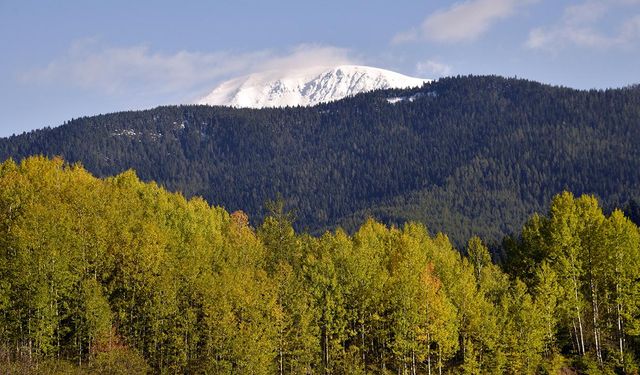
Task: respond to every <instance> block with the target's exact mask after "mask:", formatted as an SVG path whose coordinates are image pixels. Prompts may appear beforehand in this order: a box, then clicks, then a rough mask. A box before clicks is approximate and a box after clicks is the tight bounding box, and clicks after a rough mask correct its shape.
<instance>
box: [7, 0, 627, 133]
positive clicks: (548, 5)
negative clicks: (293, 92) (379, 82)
mask: <svg viewBox="0 0 640 375" xmlns="http://www.w3.org/2000/svg"><path fill="white" fill-rule="evenodd" d="M338 64H362V65H369V66H375V67H379V68H384V69H389V70H393V71H397V72H400V73H403V74H406V75H410V76H416V77H421V78H434V79H437V78H440V77H444V76H452V75H467V74H496V75H501V76H507V77H520V78H526V79H531V80H536V81H539V82H543V83H548V84H554V85H562V86H568V87H573V88H577V89H592V88H596V89H606V88H612V87H623V86H628V85H631V84H636V83H640V0H575V1H562V0H462V1H444V0H442V1H426V0H423V1H417V0H395V1H389V0H366V1H365V0H341V1H333V0H326V1H301V0H270V1H269V0H253V1H250V0H209V1H205V0H189V1H165V0H155V1H145V0H136V1H132V0H126V1H122V0H110V1H98V0H73V1H72V0H57V1H45V0H41V1H35V0H0V116H2V119H1V120H0V137H4V136H10V135H12V134H19V133H22V132H24V131H29V130H33V129H38V128H43V127H46V126H51V127H53V126H58V125H61V124H63V123H64V122H65V121H68V120H71V119H73V118H78V117H82V116H91V115H96V114H100V113H110V112H116V111H122V110H132V109H145V108H153V107H156V106H158V105H166V104H180V103H193V102H195V101H196V100H197V99H199V98H200V97H202V96H204V95H206V94H207V93H208V92H209V91H211V90H212V89H213V88H214V87H215V86H216V85H217V84H219V83H221V82H223V81H225V80H227V79H230V78H233V77H238V76H242V75H246V74H249V73H252V72H258V71H261V70H267V69H283V70H287V69H293V68H300V67H305V66H309V65H338Z"/></svg>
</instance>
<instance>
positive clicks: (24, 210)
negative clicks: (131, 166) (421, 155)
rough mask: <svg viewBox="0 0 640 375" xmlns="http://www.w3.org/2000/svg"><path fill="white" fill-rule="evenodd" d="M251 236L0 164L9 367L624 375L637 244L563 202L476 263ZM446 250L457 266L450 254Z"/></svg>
mask: <svg viewBox="0 0 640 375" xmlns="http://www.w3.org/2000/svg"><path fill="white" fill-rule="evenodd" d="M268 208H269V212H270V213H269V214H268V215H267V216H266V218H265V219H264V220H263V222H262V223H261V224H260V225H259V226H257V227H253V226H251V225H250V224H249V220H248V217H247V215H246V214H244V213H242V212H234V213H232V214H229V213H228V212H227V211H225V210H224V209H222V208H218V207H211V206H210V205H209V204H208V203H206V201H204V200H203V199H201V198H193V199H191V200H187V199H185V198H184V197H183V196H182V195H180V194H176V193H169V192H167V191H166V190H164V189H163V188H161V187H159V186H158V185H156V184H154V183H144V182H142V181H140V179H139V178H138V177H137V176H136V175H135V173H134V172H132V171H128V172H125V173H123V174H120V175H117V176H115V177H110V178H106V179H98V178H95V177H93V176H92V175H91V174H90V173H88V172H87V171H86V170H85V169H84V168H82V167H80V166H78V165H69V164H65V163H64V162H63V161H62V160H61V159H47V158H43V157H32V158H27V159H25V160H23V161H22V162H20V163H15V162H13V161H11V160H9V161H6V162H4V163H3V164H1V165H0V367H1V368H4V369H6V370H7V371H8V372H9V373H55V372H60V373H77V374H84V373H98V374H100V373H104V374H114V373H115V374H118V373H121V374H142V373H146V372H152V373H160V374H173V373H209V374H249V373H251V374H285V373H286V374H293V373H297V374H364V373H374V374H386V373H389V374H435V373H456V374H457V373H463V374H486V373H500V374H502V373H510V374H530V373H547V374H558V373H559V371H569V369H573V370H576V371H579V372H580V373H585V374H614V373H618V374H622V373H627V374H637V373H638V359H639V358H640V232H639V229H638V227H637V226H636V225H635V224H634V223H633V222H631V221H630V220H629V219H627V218H626V217H625V216H624V214H623V213H622V212H621V211H619V210H616V211H614V212H613V213H611V214H610V215H605V214H603V211H602V209H601V207H600V206H599V204H598V201H597V199H596V198H595V197H593V196H590V195H583V196H580V197H574V196H573V195H572V194H571V193H568V192H565V193H562V194H559V195H557V196H555V197H554V198H553V200H552V201H551V204H550V209H549V210H548V212H547V213H546V214H544V215H534V216H532V217H531V218H530V219H529V220H528V221H527V223H526V224H525V225H524V226H523V227H522V230H521V232H520V234H519V235H517V236H513V237H512V238H510V239H508V240H507V241H505V246H506V254H507V255H506V261H505V263H504V264H503V265H501V266H499V265H496V264H494V263H493V262H492V261H491V257H490V254H489V251H488V249H487V248H486V246H485V245H484V244H483V243H482V241H481V240H480V239H479V238H477V237H473V238H471V239H470V240H469V242H468V243H467V245H466V247H465V248H464V251H463V252H462V253H461V252H460V251H457V250H456V249H455V248H454V246H453V245H452V243H451V241H450V240H449V239H448V237H447V236H446V235H445V234H442V233H438V234H435V235H434V234H432V233H430V232H429V231H428V230H427V228H426V227H425V226H424V225H423V224H419V223H411V222H410V223H406V224H404V225H403V226H402V227H395V226H391V227H389V226H386V225H384V224H381V223H378V222H376V221H374V220H368V221H366V222H365V223H364V224H363V225H362V226H360V227H359V229H357V230H356V231H355V232H354V233H353V234H352V235H349V234H347V233H346V232H344V231H342V230H336V231H332V232H325V233H324V234H322V235H319V236H311V235H308V234H297V233H296V232H295V231H294V229H293V227H292V223H291V221H292V216H291V215H290V214H289V213H287V211H286V210H285V209H284V207H283V204H282V202H272V203H271V204H269V207H268ZM463 254H464V255H463Z"/></svg>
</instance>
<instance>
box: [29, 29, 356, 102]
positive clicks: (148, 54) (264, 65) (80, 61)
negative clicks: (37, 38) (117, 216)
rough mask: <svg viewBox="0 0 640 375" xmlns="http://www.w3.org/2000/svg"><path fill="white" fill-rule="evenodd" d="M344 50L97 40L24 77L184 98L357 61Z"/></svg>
mask: <svg viewBox="0 0 640 375" xmlns="http://www.w3.org/2000/svg"><path fill="white" fill-rule="evenodd" d="M355 62H356V59H354V58H352V57H351V53H350V52H349V51H348V50H346V49H342V48H337V47H332V46H322V45H300V46H297V47H295V48H293V49H291V50H289V51H286V52H274V51H270V50H264V51H253V52H244V53H233V52H226V51H218V52H194V51H178V52H173V53H164V52H158V51H153V50H152V49H151V48H149V47H148V46H144V45H136V46H127V47H112V46H105V45H103V44H102V43H100V42H99V41H97V40H94V39H85V40H81V41H77V42H76V43H74V44H73V45H72V46H71V47H70V49H69V50H68V51H67V53H66V54H65V55H64V56H62V57H59V58H56V59H55V60H53V61H51V62H50V63H49V64H48V65H47V66H44V67H41V68H36V69H32V70H29V71H26V72H24V73H23V74H22V76H21V79H22V80H23V82H26V83H33V84H55V85H67V86H75V87H80V88H83V89H88V90H94V91H99V92H102V93H106V94H112V95H116V94H126V95H131V96H133V95H161V94H176V93H178V94H181V95H183V96H184V97H185V98H186V97H188V96H189V95H194V94H195V92H196V91H198V90H202V89H203V88H205V87H206V88H207V89H210V88H211V85H212V84H214V83H217V82H219V81H221V80H223V79H227V78H229V77H232V76H237V75H242V74H248V73H249V72H253V71H259V70H268V69H293V68H299V67H305V66H309V65H335V64H349V63H355Z"/></svg>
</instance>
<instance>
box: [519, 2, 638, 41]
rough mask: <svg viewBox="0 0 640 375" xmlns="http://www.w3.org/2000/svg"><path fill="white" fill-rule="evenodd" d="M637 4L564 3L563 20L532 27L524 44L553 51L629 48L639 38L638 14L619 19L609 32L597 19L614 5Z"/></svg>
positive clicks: (629, 4)
mask: <svg viewBox="0 0 640 375" xmlns="http://www.w3.org/2000/svg"><path fill="white" fill-rule="evenodd" d="M636 4H640V1H639V0H587V1H584V2H582V3H580V4H577V5H571V6H567V7H566V8H565V10H564V13H563V16H562V19H561V20H560V21H559V22H558V23H556V24H555V25H551V26H547V27H537V28H534V29H532V30H531V31H530V32H529V38H528V39H527V42H526V46H527V47H529V48H531V49H541V50H548V51H552V52H556V51H560V50H561V49H562V48H565V47H567V46H577V47H582V48H594V49H607V48H628V47H632V46H633V45H634V44H635V42H636V41H637V40H638V39H639V38H640V15H636V16H632V17H631V18H629V19H627V20H624V21H621V22H618V23H617V24H618V25H619V26H618V27H617V29H615V30H611V31H610V32H608V33H607V32H604V31H602V30H601V27H600V25H599V22H600V21H601V20H602V19H603V18H604V17H605V16H606V15H607V13H610V12H611V11H612V10H613V9H614V8H620V7H625V6H631V5H636ZM618 11H620V9H618Z"/></svg>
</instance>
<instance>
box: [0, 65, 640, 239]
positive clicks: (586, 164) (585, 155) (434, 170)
mask: <svg viewBox="0 0 640 375" xmlns="http://www.w3.org/2000/svg"><path fill="white" fill-rule="evenodd" d="M638 118H640V89H638V88H637V87H636V88H628V89H616V90H606V91H578V90H572V89H567V88H559V87H552V86H546V85H542V84H539V83H535V82H530V81H525V80H517V79H504V78H500V77H460V78H448V79H441V80H439V81H437V82H433V83H430V84H427V85H425V86H424V87H422V88H419V89H410V90H381V91H374V92H370V93H366V94H359V95H356V96H354V97H351V98H347V99H343V100H340V101H336V102H331V103H328V104H322V105H318V106H315V107H300V108H287V109H285V108H265V109H260V110H257V109H235V108H228V107H209V106H174V107H160V108H156V109H152V110H148V111H138V112H122V113H114V114H109V115H101V116H95V117H86V118H81V119H76V120H73V121H70V122H69V123H67V124H66V125H64V126H61V127H58V128H54V129H45V130H40V131H34V132H31V133H27V134H23V135H20V136H15V137H11V138H6V139H2V140H0V158H2V159H4V158H7V157H13V158H17V159H20V158H22V157H24V156H27V155H32V154H40V153H42V154H45V155H49V156H53V155H62V156H63V157H64V158H66V159H67V160H69V161H72V162H73V161H81V162H82V163H83V164H84V165H85V167H86V168H87V169H89V170H90V171H92V172H93V173H95V174H97V175H99V176H107V175H112V174H115V173H118V172H121V171H123V170H126V169H128V168H134V169H135V170H136V171H137V172H138V174H139V175H140V177H141V178H143V179H145V180H155V181H158V182H159V183H160V184H162V185H164V186H166V187H167V188H169V189H171V190H177V191H181V192H183V193H184V194H185V195H187V196H192V195H202V196H203V197H205V198H206V199H207V200H208V201H209V202H211V203H213V204H216V205H222V206H224V207H226V208H227V209H228V210H230V211H233V210H238V209H242V210H244V211H246V212H247V213H248V214H249V215H250V217H251V218H252V219H253V220H255V221H257V220H260V218H261V215H262V214H263V213H264V212H263V204H264V202H265V200H267V199H273V198H274V197H276V196H277V194H278V193H280V194H281V195H282V196H283V198H284V199H285V200H286V201H287V202H288V204H289V206H290V208H293V209H295V211H296V213H297V218H298V222H297V225H298V228H299V229H305V228H306V229H308V230H310V231H312V232H317V231H322V230H324V229H328V228H332V227H334V226H335V225H336V224H343V225H345V226H346V227H347V228H353V227H354V225H356V224H358V222H359V221H360V220H362V218H364V217H366V216H367V215H369V214H372V215H374V216H377V217H379V218H381V219H383V220H384V221H386V222H392V223H401V222H402V221H403V220H405V219H419V220H421V221H423V222H425V223H426V224H427V225H428V227H429V228H430V229H431V230H433V231H445V232H446V233H448V234H451V235H452V237H453V239H454V240H456V241H457V242H458V243H460V242H462V241H465V240H466V238H468V236H469V235H471V234H478V235H481V236H483V237H485V238H487V239H495V240H498V239H500V237H501V236H502V235H504V234H505V233H509V232H511V231H512V230H514V229H516V228H518V227H520V226H521V225H522V223H523V221H524V220H525V219H526V218H527V217H528V215H529V214H530V213H532V212H533V211H535V210H541V209H544V208H545V205H546V204H547V202H549V201H550V199H551V197H552V196H553V195H554V194H556V193H557V192H559V191H562V190H563V189H568V190H571V191H573V192H574V193H576V194H581V193H595V194H597V195H598V196H599V197H601V198H602V200H603V203H604V205H605V207H611V206H613V205H617V204H619V203H620V202H624V201H626V200H627V199H628V198H629V197H637V196H640V123H639V122H638Z"/></svg>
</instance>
